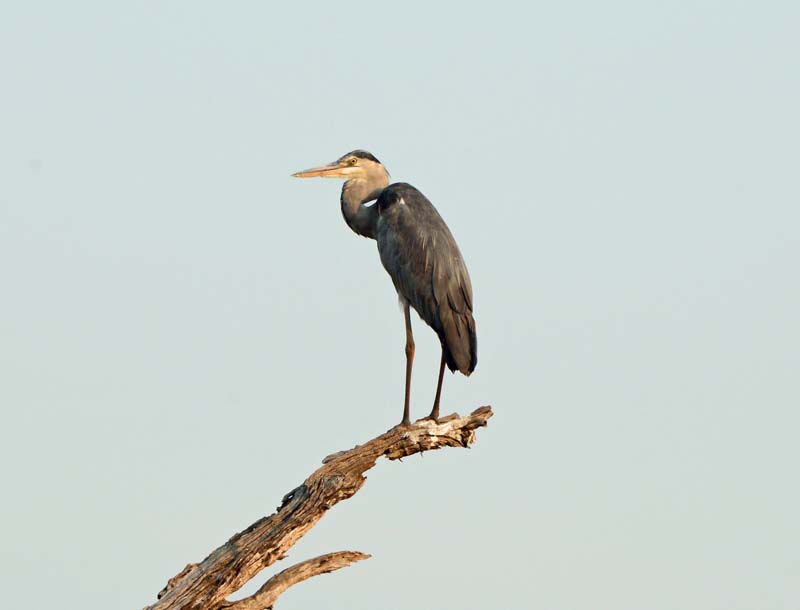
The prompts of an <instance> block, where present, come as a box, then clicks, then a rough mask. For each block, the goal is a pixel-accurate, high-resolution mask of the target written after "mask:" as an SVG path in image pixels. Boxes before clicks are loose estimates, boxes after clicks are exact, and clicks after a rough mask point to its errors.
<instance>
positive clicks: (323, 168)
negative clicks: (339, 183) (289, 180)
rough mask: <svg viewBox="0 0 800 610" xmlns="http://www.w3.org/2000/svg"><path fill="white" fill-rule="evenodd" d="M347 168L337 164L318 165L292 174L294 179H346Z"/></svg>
mask: <svg viewBox="0 0 800 610" xmlns="http://www.w3.org/2000/svg"><path fill="white" fill-rule="evenodd" d="M349 169H350V168H349V167H342V166H341V165H339V164H338V163H329V164H328V165H320V166H319V167H312V168H311V169H306V170H303V171H302V172H297V173H295V174H292V176H293V177H294V178H317V177H319V178H347V175H348V173H349V172H348V171H347V170H349Z"/></svg>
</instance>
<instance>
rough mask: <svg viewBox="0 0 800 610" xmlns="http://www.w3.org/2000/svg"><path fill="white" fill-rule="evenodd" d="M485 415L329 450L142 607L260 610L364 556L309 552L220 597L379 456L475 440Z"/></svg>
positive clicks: (281, 548)
mask: <svg viewBox="0 0 800 610" xmlns="http://www.w3.org/2000/svg"><path fill="white" fill-rule="evenodd" d="M491 416H492V410H491V408H490V407H481V408H479V409H476V410H475V411H473V412H472V413H470V414H469V415H466V416H464V417H461V416H459V415H457V414H453V415H449V416H447V417H443V418H441V419H440V420H439V421H438V422H434V421H431V420H419V421H416V422H414V423H413V424H411V425H410V426H408V427H403V428H400V427H397V428H392V429H391V430H389V431H387V432H385V433H384V434H381V435H380V436H378V437H376V438H374V439H372V440H370V441H367V442H366V443H364V444H363V445H356V446H355V447H353V448H352V449H349V450H347V451H340V452H338V453H334V454H332V455H329V456H328V457H326V458H325V459H324V460H323V465H322V466H321V467H320V468H318V469H317V470H316V471H314V473H312V474H311V476H309V477H308V478H307V479H306V480H305V482H304V483H303V484H302V485H300V486H299V487H296V488H295V489H293V490H292V491H290V492H289V493H287V494H286V495H285V496H284V497H283V501H282V502H281V505H280V506H279V507H278V508H277V510H276V512H275V513H273V514H272V515H270V516H269V517H262V518H261V519H259V520H258V521H256V522H255V523H253V524H252V525H251V526H250V527H248V528H246V529H244V530H242V531H241V532H239V533H238V534H235V535H234V536H233V537H232V538H231V539H230V540H228V541H227V542H226V543H225V544H223V545H222V546H220V547H219V548H218V549H216V550H215V551H213V552H212V553H211V554H210V555H209V556H208V557H206V558H205V559H204V560H203V561H202V562H200V563H197V564H188V565H187V566H186V567H185V568H184V569H183V570H181V572H180V573H178V574H177V575H176V576H174V577H172V578H171V579H170V580H169V582H168V583H167V586H166V587H164V589H162V590H161V592H160V593H159V594H158V601H157V602H155V603H154V604H152V605H150V606H147V607H145V610H201V609H202V610H221V609H224V610H264V609H266V608H270V607H272V605H273V604H274V603H275V600H277V598H278V596H279V595H280V594H281V593H283V592H284V591H285V590H286V589H287V588H289V587H290V586H292V585H294V584H296V583H298V582H301V581H303V580H306V579H307V578H310V577H312V576H316V575H317V574H324V573H327V572H331V571H333V570H338V569H339V568H343V567H345V566H347V565H349V564H350V563H353V562H355V561H360V560H362V559H366V558H368V557H369V555H365V554H363V553H358V552H353V551H339V552H336V553H329V554H327V555H322V556H320V557H315V558H313V559H309V560H307V561H303V562H301V563H299V564H297V565H295V566H292V567H289V568H287V569H286V570H283V571H282V572H279V573H278V574H276V575H275V576H273V577H272V578H270V579H269V580H268V581H267V582H266V583H264V585H262V587H261V588H260V589H259V590H258V591H257V592H256V593H255V594H253V595H251V596H249V597H246V598H244V599H242V600H238V601H233V602H232V601H228V600H227V599H226V598H227V597H228V596H229V595H231V594H233V593H234V592H236V591H238V590H239V589H240V588H241V587H242V586H244V585H245V584H246V583H247V582H248V581H250V580H251V579H252V578H253V577H255V576H256V575H257V574H258V573H259V572H260V571H261V570H263V569H264V568H266V567H267V566H270V565H272V564H273V563H275V562H276V561H278V560H280V559H283V558H284V557H285V556H286V552H287V551H288V550H289V549H290V548H291V547H292V546H293V545H294V544H295V543H296V542H297V541H298V540H299V539H300V538H302V537H303V536H304V535H305V534H306V533H307V532H308V530H310V529H311V528H312V527H314V525H315V524H316V523H317V521H319V520H320V519H321V518H322V516H323V515H324V514H325V512H326V511H327V510H328V509H330V508H331V507H332V506H334V505H335V504H336V503H337V502H340V501H342V500H346V499H348V498H350V497H351V496H353V495H354V494H355V493H356V492H357V491H358V490H359V489H361V486H362V485H363V484H364V481H366V477H364V473H365V472H366V471H367V470H369V469H370V468H372V467H373V466H374V465H375V462H376V461H377V459H378V458H379V457H381V456H384V457H386V458H388V459H390V460H397V459H400V458H403V457H406V456H409V455H413V454H415V453H420V452H423V451H433V450H436V449H441V448H442V447H469V445H471V444H472V443H473V442H474V441H475V430H476V429H478V428H480V427H482V426H485V425H486V422H487V420H488V419H489V418H490V417H491Z"/></svg>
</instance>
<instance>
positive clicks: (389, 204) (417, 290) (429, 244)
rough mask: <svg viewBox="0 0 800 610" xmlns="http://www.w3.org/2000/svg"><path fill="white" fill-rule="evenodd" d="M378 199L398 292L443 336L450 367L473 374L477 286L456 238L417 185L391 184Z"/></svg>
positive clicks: (385, 254)
mask: <svg viewBox="0 0 800 610" xmlns="http://www.w3.org/2000/svg"><path fill="white" fill-rule="evenodd" d="M378 204H379V205H380V208H379V219H378V232H377V242H378V250H379V252H380V255H381V261H382V263H383V265H384V267H385V268H386V270H387V271H388V272H389V275H390V276H391V278H392V281H393V282H394V285H395V288H396V289H397V292H398V293H399V294H400V296H401V297H403V298H404V299H406V300H407V301H408V302H409V304H411V306H412V307H414V309H415V310H416V311H417V312H418V313H419V315H420V317H421V318H422V319H423V320H425V322H427V323H428V325H430V326H431V327H432V328H433V329H434V330H435V331H436V333H437V334H438V335H439V339H440V340H441V342H442V347H443V348H444V351H445V357H446V360H447V364H448V366H449V368H450V369H451V370H460V371H461V372H462V373H464V374H465V375H468V374H469V373H471V372H472V371H473V370H474V368H475V365H476V363H477V339H476V333H475V320H474V318H473V317H472V285H471V283H470V279H469V273H468V271H467V268H466V265H465V264H464V260H463V257H462V256H461V252H460V251H459V249H458V245H457V244H456V241H455V239H454V238H453V236H452V234H451V233H450V230H449V229H448V227H447V225H446V224H445V222H444V220H442V218H441V216H439V213H438V212H437V211H436V208H434V207H433V205H432V204H431V203H430V201H428V200H427V199H426V198H425V196H424V195H423V194H422V193H420V192H419V191H418V190H417V189H415V188H414V187H411V186H409V185H405V184H394V185H391V186H390V187H389V188H387V189H386V190H385V191H384V193H383V194H381V197H380V198H379V200H378Z"/></svg>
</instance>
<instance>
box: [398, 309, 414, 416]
mask: <svg viewBox="0 0 800 610" xmlns="http://www.w3.org/2000/svg"><path fill="white" fill-rule="evenodd" d="M403 317H404V318H405V319H406V398H405V402H404V403H403V421H402V422H400V423H401V425H406V426H407V425H408V424H410V423H411V419H410V408H409V402H410V400H411V366H412V365H413V364H414V335H413V334H412V332H411V313H410V312H409V310H408V303H403Z"/></svg>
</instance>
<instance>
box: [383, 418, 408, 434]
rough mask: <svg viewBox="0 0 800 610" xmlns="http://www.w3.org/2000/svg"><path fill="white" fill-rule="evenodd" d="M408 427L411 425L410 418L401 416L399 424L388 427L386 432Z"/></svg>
mask: <svg viewBox="0 0 800 610" xmlns="http://www.w3.org/2000/svg"><path fill="white" fill-rule="evenodd" d="M410 427H411V420H409V419H408V418H407V417H405V418H403V420H402V421H401V422H400V423H399V424H397V425H396V426H392V427H391V428H389V430H388V432H394V431H395V430H405V429H407V428H410Z"/></svg>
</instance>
